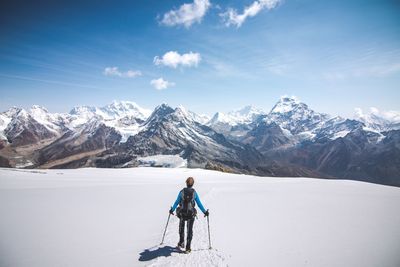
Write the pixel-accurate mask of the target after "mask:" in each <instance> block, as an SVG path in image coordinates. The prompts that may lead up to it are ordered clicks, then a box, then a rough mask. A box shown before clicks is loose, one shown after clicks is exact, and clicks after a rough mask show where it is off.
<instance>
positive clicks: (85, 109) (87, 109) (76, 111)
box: [69, 106, 97, 115]
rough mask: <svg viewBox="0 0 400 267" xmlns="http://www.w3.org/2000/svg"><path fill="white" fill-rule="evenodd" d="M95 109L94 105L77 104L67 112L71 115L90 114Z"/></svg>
mask: <svg viewBox="0 0 400 267" xmlns="http://www.w3.org/2000/svg"><path fill="white" fill-rule="evenodd" d="M96 110H97V108H96V107H91V106H79V107H74V108H72V110H71V111H70V112H69V114H71V115H83V114H92V113H95V112H96Z"/></svg>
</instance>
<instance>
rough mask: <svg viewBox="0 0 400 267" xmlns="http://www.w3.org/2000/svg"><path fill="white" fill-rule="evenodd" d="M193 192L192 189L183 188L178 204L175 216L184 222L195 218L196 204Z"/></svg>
mask: <svg viewBox="0 0 400 267" xmlns="http://www.w3.org/2000/svg"><path fill="white" fill-rule="evenodd" d="M195 192H196V191H195V190H194V189H193V188H188V187H186V188H184V189H183V190H182V194H181V202H180V203H179V207H178V212H177V215H178V217H179V218H182V219H184V220H189V219H192V218H193V217H194V216H196V213H197V211H196V209H195V206H196V203H195V201H194V194H195Z"/></svg>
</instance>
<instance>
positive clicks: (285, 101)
mask: <svg viewBox="0 0 400 267" xmlns="http://www.w3.org/2000/svg"><path fill="white" fill-rule="evenodd" d="M300 105H301V106H303V107H304V108H308V106H307V105H306V104H304V103H301V102H300V100H299V99H298V98H297V97H288V96H282V97H281V98H280V99H279V101H278V102H277V103H276V104H275V106H274V107H273V108H272V110H271V112H270V113H288V112H290V111H292V110H294V109H296V108H297V107H299V106H300Z"/></svg>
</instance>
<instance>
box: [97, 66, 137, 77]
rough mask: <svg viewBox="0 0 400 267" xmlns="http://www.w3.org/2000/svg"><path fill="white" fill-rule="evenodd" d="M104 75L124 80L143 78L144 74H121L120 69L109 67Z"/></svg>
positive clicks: (133, 72) (129, 72)
mask: <svg viewBox="0 0 400 267" xmlns="http://www.w3.org/2000/svg"><path fill="white" fill-rule="evenodd" d="M103 74H104V75H105V76H116V77H122V78H135V77H138V76H142V72H141V71H139V70H127V71H125V72H121V71H120V70H119V69H118V67H107V68H105V69H104V71H103Z"/></svg>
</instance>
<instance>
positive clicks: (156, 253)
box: [139, 246, 182, 261]
mask: <svg viewBox="0 0 400 267" xmlns="http://www.w3.org/2000/svg"><path fill="white" fill-rule="evenodd" d="M172 253H182V251H180V250H179V249H177V248H174V247H171V246H164V247H162V248H160V247H159V248H157V249H156V248H149V249H145V250H144V251H143V252H141V253H140V254H139V255H140V257H139V261H151V260H154V259H155V258H158V257H169V256H171V254H172Z"/></svg>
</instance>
